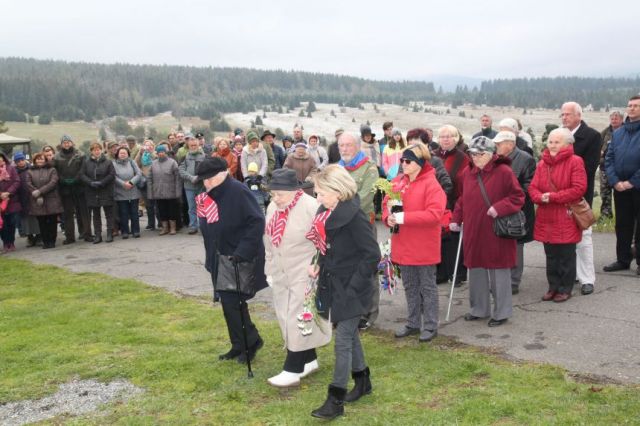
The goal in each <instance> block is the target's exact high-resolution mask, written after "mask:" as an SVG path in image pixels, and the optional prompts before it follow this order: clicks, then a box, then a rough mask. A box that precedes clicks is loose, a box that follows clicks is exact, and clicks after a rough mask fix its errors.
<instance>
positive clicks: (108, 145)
mask: <svg viewBox="0 0 640 426" xmlns="http://www.w3.org/2000/svg"><path fill="white" fill-rule="evenodd" d="M119 145H120V144H119V143H118V142H116V141H111V142H109V143H107V149H111V148H113V147H114V146H119Z"/></svg>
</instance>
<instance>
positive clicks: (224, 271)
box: [213, 253, 256, 298]
mask: <svg viewBox="0 0 640 426" xmlns="http://www.w3.org/2000/svg"><path fill="white" fill-rule="evenodd" d="M217 257H218V268H217V271H216V282H215V283H214V285H213V287H214V288H215V290H216V291H230V292H234V293H236V292H238V291H240V293H241V294H242V295H245V296H249V297H250V298H251V297H253V296H255V295H256V291H255V281H256V271H255V269H256V268H255V266H256V260H255V259H253V260H250V261H248V262H241V263H238V273H239V275H238V280H239V282H236V271H235V266H234V265H233V262H232V261H231V260H230V259H229V256H225V255H223V254H220V253H218V256H217Z"/></svg>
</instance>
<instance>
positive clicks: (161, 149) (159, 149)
mask: <svg viewBox="0 0 640 426" xmlns="http://www.w3.org/2000/svg"><path fill="white" fill-rule="evenodd" d="M156 152H167V146H166V145H164V144H162V145H158V146H156Z"/></svg>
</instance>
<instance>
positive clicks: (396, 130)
mask: <svg viewBox="0 0 640 426" xmlns="http://www.w3.org/2000/svg"><path fill="white" fill-rule="evenodd" d="M395 135H400V136H402V132H401V131H400V129H398V128H396V127H394V128H393V130H392V131H391V136H395Z"/></svg>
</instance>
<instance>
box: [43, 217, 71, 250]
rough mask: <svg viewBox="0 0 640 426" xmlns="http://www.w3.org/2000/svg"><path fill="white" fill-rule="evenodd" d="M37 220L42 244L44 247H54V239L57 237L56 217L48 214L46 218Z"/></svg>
mask: <svg viewBox="0 0 640 426" xmlns="http://www.w3.org/2000/svg"><path fill="white" fill-rule="evenodd" d="M37 218H38V226H39V227H40V237H41V238H42V243H43V244H45V245H54V244H55V243H56V238H57V237H58V215H57V214H50V215H46V216H37ZM65 230H66V228H65Z"/></svg>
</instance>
